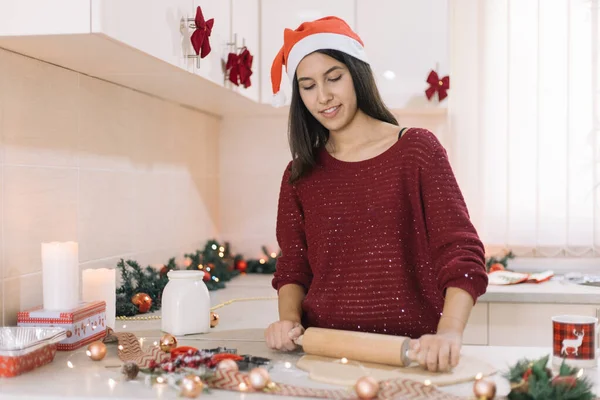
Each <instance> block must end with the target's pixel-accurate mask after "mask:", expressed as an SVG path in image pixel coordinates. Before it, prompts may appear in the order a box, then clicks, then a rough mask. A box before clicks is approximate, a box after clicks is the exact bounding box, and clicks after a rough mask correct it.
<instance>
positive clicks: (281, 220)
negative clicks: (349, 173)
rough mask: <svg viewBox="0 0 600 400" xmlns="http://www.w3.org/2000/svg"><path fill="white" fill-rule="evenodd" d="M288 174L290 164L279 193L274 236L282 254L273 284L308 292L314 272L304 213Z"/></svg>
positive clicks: (274, 286) (278, 287)
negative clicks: (305, 229) (299, 287)
mask: <svg viewBox="0 0 600 400" xmlns="http://www.w3.org/2000/svg"><path fill="white" fill-rule="evenodd" d="M290 174H291V163H290V164H288V166H287V168H286V169H285V172H284V174H283V179H282V182H281V189H280V192H279V203H278V208H277V226H276V235H277V242H278V244H279V248H280V249H281V255H280V256H279V258H278V259H277V265H276V270H275V274H274V275H273V280H272V286H273V288H274V289H276V290H277V291H279V289H280V288H281V287H282V286H284V285H286V284H289V283H294V284H297V285H300V286H303V287H304V289H305V290H307V291H308V288H309V287H310V284H311V281H312V277H313V274H312V271H311V269H310V265H309V263H308V255H307V245H306V238H305V234H304V214H303V211H302V207H301V204H300V200H299V198H298V194H297V192H296V188H295V187H294V186H293V185H291V184H290V183H289V177H290Z"/></svg>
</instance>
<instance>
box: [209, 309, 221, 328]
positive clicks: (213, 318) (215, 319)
mask: <svg viewBox="0 0 600 400" xmlns="http://www.w3.org/2000/svg"><path fill="white" fill-rule="evenodd" d="M217 325H219V314H217V313H216V312H214V311H211V312H210V327H211V328H214V327H216V326H217Z"/></svg>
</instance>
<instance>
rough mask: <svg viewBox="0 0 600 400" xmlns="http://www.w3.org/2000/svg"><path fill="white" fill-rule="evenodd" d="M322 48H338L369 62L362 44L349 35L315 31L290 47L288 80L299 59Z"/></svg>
mask: <svg viewBox="0 0 600 400" xmlns="http://www.w3.org/2000/svg"><path fill="white" fill-rule="evenodd" d="M322 49H331V50H339V51H342V52H344V53H346V54H349V55H351V56H353V57H355V58H358V59H359V60H362V61H364V62H366V63H368V62H369V61H368V59H367V54H366V53H365V49H364V48H363V46H362V45H361V44H360V42H359V41H357V40H355V39H353V38H351V37H350V36H346V35H341V34H339V33H315V34H312V35H309V36H307V37H305V38H303V39H301V40H299V41H298V43H296V44H295V45H294V47H292V50H291V51H290V54H289V55H288V59H287V74H288V76H289V78H290V82H291V81H293V80H294V74H295V73H296V68H298V64H300V61H302V59H303V58H304V57H306V56H307V55H308V54H310V53H312V52H314V51H316V50H322Z"/></svg>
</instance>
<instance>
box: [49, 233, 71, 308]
mask: <svg viewBox="0 0 600 400" xmlns="http://www.w3.org/2000/svg"><path fill="white" fill-rule="evenodd" d="M42 288H43V299H44V309H46V310H72V309H74V308H76V307H77V306H78V305H79V247H78V244H77V243H76V242H62V243H61V242H50V243H42Z"/></svg>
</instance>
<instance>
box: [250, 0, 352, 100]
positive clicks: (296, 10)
mask: <svg viewBox="0 0 600 400" xmlns="http://www.w3.org/2000/svg"><path fill="white" fill-rule="evenodd" d="M354 6H355V1H354V0H327V1H322V0H303V1H296V0H262V6H261V45H262V46H261V54H260V57H261V58H260V59H261V67H260V71H261V96H260V97H261V101H262V102H263V103H268V104H271V100H272V98H273V90H272V89H271V65H272V64H273V59H274V58H275V55H276V54H277V53H278V52H279V49H281V46H283V30H284V29H285V28H290V29H296V28H297V27H298V25H300V24H301V23H302V22H306V21H312V20H315V19H318V18H322V17H327V16H329V15H335V16H336V17H339V18H342V19H343V20H345V21H346V22H347V23H348V25H350V26H351V27H352V28H354V24H355V18H354V12H355V10H354ZM281 88H282V90H283V93H285V95H286V98H287V104H289V103H290V99H291V85H290V82H289V80H288V78H287V75H286V74H285V71H284V74H283V77H282V80H281Z"/></svg>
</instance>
